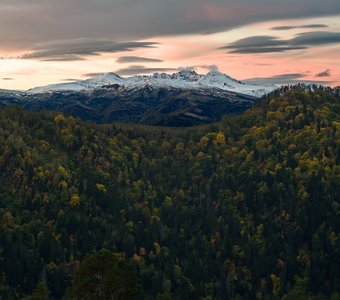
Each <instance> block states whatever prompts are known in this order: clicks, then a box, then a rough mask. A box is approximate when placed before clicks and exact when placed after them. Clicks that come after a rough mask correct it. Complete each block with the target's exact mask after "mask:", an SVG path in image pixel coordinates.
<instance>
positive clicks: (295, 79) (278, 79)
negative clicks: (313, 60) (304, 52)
mask: <svg viewBox="0 0 340 300" xmlns="http://www.w3.org/2000/svg"><path fill="white" fill-rule="evenodd" d="M304 77H306V74H304V73H290V74H280V75H276V76H272V77H255V78H249V79H246V80H243V82H245V83H248V84H259V85H271V84H277V85H281V84H297V83H305V84H323V85H327V84H332V82H331V81H320V80H305V79H304Z"/></svg>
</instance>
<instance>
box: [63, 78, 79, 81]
mask: <svg viewBox="0 0 340 300" xmlns="http://www.w3.org/2000/svg"><path fill="white" fill-rule="evenodd" d="M78 80H79V79H76V78H65V79H63V81H71V82H74V81H78Z"/></svg>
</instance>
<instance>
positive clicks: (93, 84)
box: [29, 69, 276, 97]
mask: <svg viewBox="0 0 340 300" xmlns="http://www.w3.org/2000/svg"><path fill="white" fill-rule="evenodd" d="M114 84H118V85H121V86H125V87H126V88H127V89H135V88H142V87H144V86H153V87H157V88H159V87H162V88H178V89H211V88H217V89H222V90H226V91H231V92H235V93H241V94H245V95H249V96H253V97H261V96H263V95H265V94H266V93H269V92H271V91H273V90H275V89H276V87H275V86H270V87H265V86H257V85H248V84H244V83H242V82H240V81H238V80H236V79H234V78H232V77H230V76H228V75H226V74H224V73H221V72H218V71H210V72H209V73H207V74H206V75H202V74H198V73H196V72H195V71H193V70H187V69H183V70H181V71H179V72H177V73H173V74H167V73H154V74H152V75H136V76H132V77H126V78H123V77H120V76H119V75H117V74H115V73H103V74H101V75H98V76H95V77H92V78H89V79H86V80H79V81H74V82H69V83H61V84H53V85H48V86H45V87H38V88H34V89H31V90H29V92H30V93H46V92H65V91H73V92H85V91H90V92H91V91H92V90H94V89H97V88H101V87H105V86H109V85H114Z"/></svg>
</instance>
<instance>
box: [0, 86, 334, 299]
mask: <svg viewBox="0 0 340 300" xmlns="http://www.w3.org/2000/svg"><path fill="white" fill-rule="evenodd" d="M339 100H340V98H339V96H338V95H334V94H333V93H332V92H330V91H327V90H326V91H325V90H323V91H321V90H319V91H315V92H306V91H302V90H299V89H293V90H291V91H287V92H286V93H283V94H282V95H279V94H276V95H275V94H274V95H272V96H271V97H269V98H268V99H265V100H261V101H259V102H258V103H256V104H255V105H254V107H253V108H251V109H249V110H248V111H246V112H245V113H243V114H242V115H240V116H228V117H225V118H224V119H223V120H222V121H221V122H219V123H216V124H213V125H206V126H202V127H195V128H189V129H170V128H154V127H146V126H138V125H117V124H116V125H95V124H92V123H89V122H83V121H80V120H79V119H77V118H74V117H72V116H66V115H62V114H58V113H53V112H41V113H34V112H26V111H24V110H22V109H21V108H19V107H16V106H12V107H6V108H2V109H1V110H0V299H22V298H24V297H27V299H73V298H75V299H76V298H77V293H78V292H79V293H81V292H82V288H81V286H80V287H79V286H76V287H74V285H75V282H76V279H77V278H80V279H81V278H82V276H85V275H81V274H85V273H86V271H84V272H83V271H82V270H83V269H84V267H79V266H82V263H83V262H84V259H85V263H84V264H83V266H84V265H86V262H87V261H88V260H89V259H91V256H89V255H91V254H92V255H93V253H99V254H100V255H103V253H107V255H108V257H109V256H110V255H111V254H112V255H113V256H112V257H115V259H116V260H117V262H115V261H114V262H113V264H116V265H119V264H122V261H123V262H124V263H123V264H122V266H125V264H126V265H129V268H132V269H134V270H135V271H134V272H136V277H137V280H138V286H139V287H138V293H136V294H135V295H134V296H133V295H132V296H131V297H130V298H131V299H133V298H134V297H137V299H138V298H141V299H164V300H165V299H206V300H208V299H333V300H335V299H340V275H339V274H340V273H339V266H340V231H339V229H340V203H339V200H340V164H339V162H340V143H339V142H340V101H339ZM102 249H106V250H105V251H106V252H100V251H101V250H102ZM102 251H104V250H102ZM108 253H111V254H108ZM117 255H118V256H117ZM99 257H100V256H99ZM117 257H121V258H117ZM95 259H97V260H95ZM95 259H93V261H94V262H96V261H99V262H100V259H98V256H96V258H95ZM109 259H110V257H109ZM102 265H103V267H105V265H106V264H102ZM82 272H83V273H82ZM131 272H132V271H131ZM74 274H76V275H74ZM122 274H125V273H124V272H123V273H122ZM129 274H130V273H129ZM131 274H132V273H131ZM122 276H125V275H122ZM131 276H132V275H131ZM77 288H78V289H77ZM75 291H76V292H75ZM30 295H31V296H30ZM39 295H40V296H39ZM136 295H137V296H136ZM100 298H102V299H105V297H104V296H103V297H98V298H92V299H100ZM130 298H129V297H126V298H124V297H123V299H130ZM84 299H85V298H84Z"/></svg>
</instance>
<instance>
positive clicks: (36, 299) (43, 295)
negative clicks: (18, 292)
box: [24, 282, 49, 300]
mask: <svg viewBox="0 0 340 300" xmlns="http://www.w3.org/2000/svg"><path fill="white" fill-rule="evenodd" d="M24 300H49V296H48V289H47V287H46V285H45V284H44V283H43V282H39V283H38V285H37V287H36V289H35V290H34V292H33V294H32V295H31V296H29V297H26V298H25V299H24Z"/></svg>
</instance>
